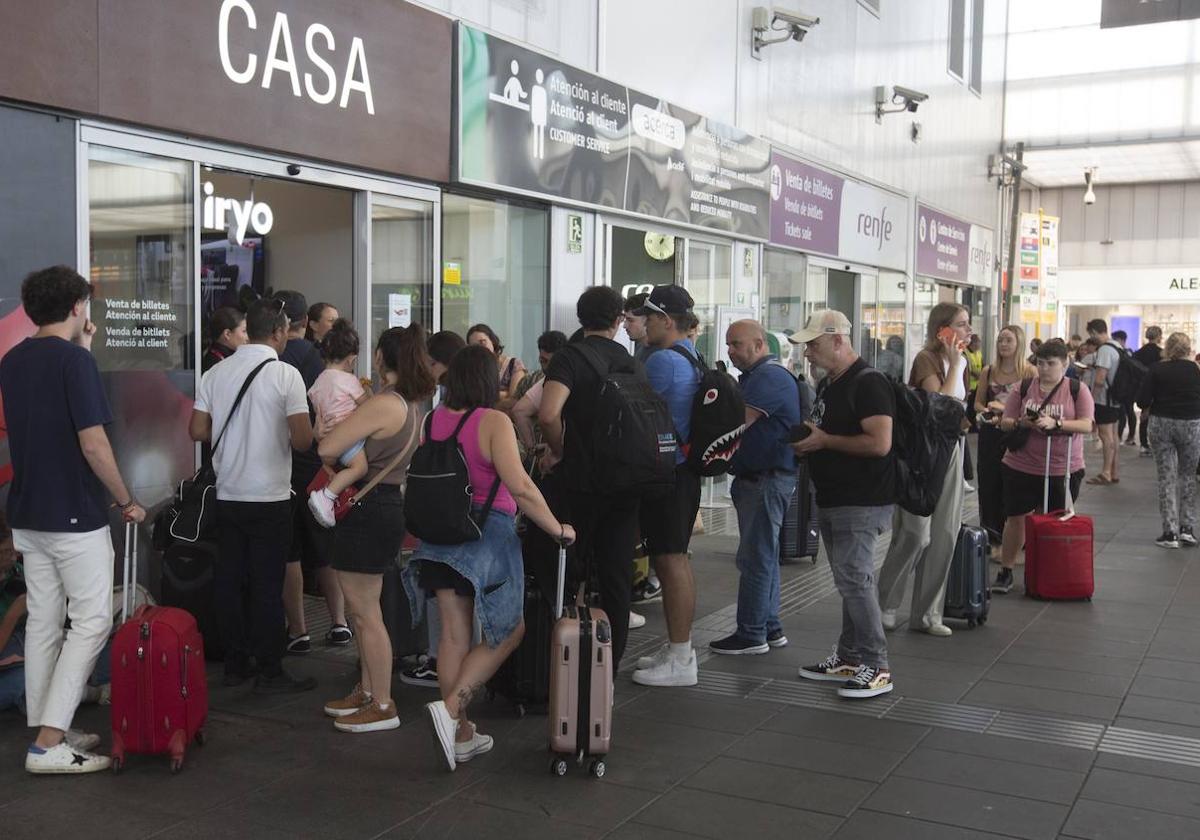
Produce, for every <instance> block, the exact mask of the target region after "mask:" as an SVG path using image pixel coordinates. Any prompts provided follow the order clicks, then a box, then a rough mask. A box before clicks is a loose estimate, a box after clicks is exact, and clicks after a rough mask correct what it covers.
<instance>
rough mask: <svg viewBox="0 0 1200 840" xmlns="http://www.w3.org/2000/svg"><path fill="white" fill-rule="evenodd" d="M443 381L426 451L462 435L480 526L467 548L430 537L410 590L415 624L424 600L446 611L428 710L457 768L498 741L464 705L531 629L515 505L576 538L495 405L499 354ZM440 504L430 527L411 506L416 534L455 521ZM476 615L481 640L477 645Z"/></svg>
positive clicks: (409, 575)
mask: <svg viewBox="0 0 1200 840" xmlns="http://www.w3.org/2000/svg"><path fill="white" fill-rule="evenodd" d="M445 385H446V396H445V402H443V403H442V405H441V406H440V407H438V408H437V409H435V410H434V412H433V414H432V416H431V417H430V418H429V419H428V421H427V422H426V423H425V425H424V441H423V444H422V453H425V452H426V451H432V450H433V449H434V448H435V447H432V446H430V444H431V443H439V442H442V441H449V440H450V439H452V438H455V439H457V447H458V452H459V453H460V454H461V458H462V462H465V465H466V472H467V476H466V477H467V479H468V480H469V484H468V485H467V488H468V489H469V490H470V493H471V500H472V509H471V512H470V515H471V519H472V520H473V522H474V527H473V528H471V527H468V529H467V530H473V531H474V533H473V534H470V535H466V536H463V537H458V538H457V539H466V540H467V541H465V542H463V541H457V542H450V539H451V538H452V537H449V536H447V537H445V538H444V539H445V540H446V543H445V544H441V543H439V544H433V543H431V542H429V541H428V540H423V541H422V542H421V544H420V545H419V546H418V547H417V550H416V551H415V552H414V553H413V561H412V562H411V563H410V564H409V565H408V568H406V569H405V570H404V585H405V588H406V589H407V590H408V595H409V600H410V601H411V602H412V606H413V620H414V622H419V621H420V619H421V616H422V614H423V613H424V611H425V600H426V599H427V598H437V602H438V608H439V610H440V612H441V617H442V633H441V639H440V641H439V644H438V655H437V662H438V686H439V688H440V689H441V692H442V699H441V700H439V701H437V702H434V703H429V704H427V705H426V707H425V708H426V709H427V710H428V713H429V717H430V721H431V723H432V725H433V728H434V734H435V736H436V738H437V741H438V743H439V744H440V746H441V749H442V752H443V754H444V756H445V759H446V763H447V765H448V766H449V768H450V769H451V770H454V769H455V767H456V766H457V765H458V764H460V763H462V762H465V761H470V760H471V759H472V758H474V757H475V756H477V755H481V754H482V753H485V752H487V751H488V750H490V749H491V748H492V738H491V736H488V735H484V734H482V733H480V732H479V731H478V730H477V728H476V727H475V725H474V724H473V723H471V721H470V720H469V719H468V717H467V707H468V706H469V705H470V703H471V700H472V699H473V698H474V697H475V695H476V694H478V692H479V691H480V689H482V688H483V686H484V684H485V683H486V682H487V681H488V680H489V679H490V678H491V677H492V675H493V674H495V673H496V670H497V669H498V668H499V667H500V665H501V664H503V662H504V660H505V659H507V658H508V657H509V655H510V654H511V653H512V652H513V651H514V650H516V648H517V644H518V643H519V642H520V641H521V637H522V636H523V635H524V632H525V624H524V615H523V613H524V600H525V595H524V583H525V576H524V569H523V564H522V562H521V543H520V540H519V539H518V538H517V532H516V525H515V516H516V513H517V510H518V508H520V510H521V511H522V512H523V513H524V514H525V516H526V517H528V519H529V521H530V525H531V526H533V525H536V526H537V527H539V528H541V529H542V530H543V531H545V532H546V533H547V534H550V535H551V536H552V537H554V538H555V539H556V540H559V541H560V542H562V543H568V544H569V543H571V542H574V540H575V530H574V529H573V528H572V527H571V526H570V525H567V524H565V523H563V522H559V521H558V518H557V517H556V516H555V515H554V513H553V512H552V511H551V510H550V507H549V506H548V505H547V504H546V500H545V499H544V498H543V497H542V494H541V492H540V491H539V490H538V489H537V486H536V485H535V484H534V483H533V480H532V479H530V477H529V475H528V473H526V472H525V468H524V466H523V465H522V463H521V456H520V454H519V452H518V449H517V435H516V432H515V431H514V430H513V425H512V421H511V420H509V418H508V417H507V415H505V414H504V413H502V412H500V411H496V410H494V409H493V408H492V406H493V405H495V404H496V400H497V399H498V396H499V390H500V383H499V376H498V371H497V368H496V359H495V356H494V355H493V354H492V353H491V352H490V351H488V350H487V349H486V348H484V347H479V346H474V347H467V348H465V349H463V350H460V351H459V352H458V353H456V354H455V355H454V358H453V359H452V360H451V362H450V369H449V370H448V371H447V373H446V382H445ZM427 447H429V448H428V449H427ZM422 458H423V455H419V456H418V459H422ZM413 473H414V474H413V477H412V480H411V483H410V487H409V490H410V492H412V493H414V494H415V493H416V492H417V490H415V489H414V487H413V486H412V483H418V477H417V470H416V464H415V463H414V469H413ZM445 478H447V476H446V475H432V474H431V475H427V476H422V477H421V481H420V482H419V483H421V484H422V490H421V492H423V493H426V494H427V495H428V496H429V497H433V496H435V495H437V491H438V490H439V489H442V484H441V483H440V482H439V479H445ZM413 498H414V499H416V498H417V497H416V496H415V495H414V496H413ZM434 507H435V508H436V509H434V510H430V511H429V514H428V515H426V516H425V517H423V518H424V519H428V520H430V521H419V520H418V517H417V515H416V511H417V510H429V506H425V507H422V506H420V505H410V507H409V511H410V516H412V517H413V522H412V528H413V530H414V531H415V532H418V533H421V534H429V533H434V532H437V531H439V530H445V526H446V525H447V524H448V522H449V520H451V519H452V517H453V512H452V508H453V507H454V500H453V499H449V500H447V503H446V504H445V505H440V506H434ZM439 513H440V517H439ZM463 516H464V517H465V513H464V514H463ZM449 524H453V523H449ZM468 524H469V523H468ZM476 619H478V621H479V625H480V628H481V629H482V631H483V641H482V642H481V643H480V644H477V645H475V646H473V647H472V645H471V637H472V631H473V629H474V625H475V621H476Z"/></svg>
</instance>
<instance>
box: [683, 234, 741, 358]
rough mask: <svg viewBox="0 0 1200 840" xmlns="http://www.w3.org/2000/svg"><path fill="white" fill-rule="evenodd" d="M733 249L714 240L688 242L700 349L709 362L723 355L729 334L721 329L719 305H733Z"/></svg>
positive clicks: (690, 286)
mask: <svg viewBox="0 0 1200 840" xmlns="http://www.w3.org/2000/svg"><path fill="white" fill-rule="evenodd" d="M732 259H733V250H732V248H730V246H728V245H720V244H716V243H713V242H700V241H695V240H690V241H689V242H688V262H687V290H688V292H690V293H691V295H692V300H694V301H695V308H694V310H693V311H694V312H695V313H696V317H697V318H699V319H700V328H699V332H698V334H697V337H696V349H697V350H698V351H699V352H700V355H701V356H703V357H704V358H705V359H706V360H707V361H708V363H709V364H712V363H713V361H714V360H715V359H718V358H720V357H721V355H722V353H721V351H722V350H723V349H724V346H725V336H723V335H717V332H718V331H719V321H720V318H719V315H720V313H719V311H718V307H726V306H729V305H731V303H732V301H731V300H730V298H731V296H732V282H733V278H732V277H731V270H730V269H731V266H732V263H731V260H732Z"/></svg>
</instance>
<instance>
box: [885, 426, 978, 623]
mask: <svg viewBox="0 0 1200 840" xmlns="http://www.w3.org/2000/svg"><path fill="white" fill-rule="evenodd" d="M963 444H964V441H960V442H959V445H958V447H957V448H956V449H955V452H954V455H953V457H951V459H950V468H949V469H948V470H946V480H945V481H944V482H943V483H942V495H941V496H940V497H939V499H938V503H937V507H936V508H935V509H934V511H933V515H932V516H915V515H913V514H911V513H909V512H908V511H906V510H903V509H902V508H900V507H899V506H897V507H896V513H895V517H894V518H893V520H892V544H891V547H890V548H889V549H888V553H887V559H886V560H884V561H883V570H882V571H881V572H880V573H879V606H880V608H881V609H883V610H884V611H885V612H895V611H896V610H898V609H899V608H900V601H901V600H902V599H903V598H904V589H905V587H906V586H907V584H908V576H909V573H912V574H913V575H914V579H913V595H912V609H911V612H910V613H909V627H910V628H913V629H918V630H919V629H922V628H925V627H930V626H932V625H934V624H941V623H942V602H943V600H944V599H945V597H946V578H947V577H948V576H949V574H950V561H951V560H953V559H954V545H955V543H956V542H958V530H959V528H960V527H962V514H963Z"/></svg>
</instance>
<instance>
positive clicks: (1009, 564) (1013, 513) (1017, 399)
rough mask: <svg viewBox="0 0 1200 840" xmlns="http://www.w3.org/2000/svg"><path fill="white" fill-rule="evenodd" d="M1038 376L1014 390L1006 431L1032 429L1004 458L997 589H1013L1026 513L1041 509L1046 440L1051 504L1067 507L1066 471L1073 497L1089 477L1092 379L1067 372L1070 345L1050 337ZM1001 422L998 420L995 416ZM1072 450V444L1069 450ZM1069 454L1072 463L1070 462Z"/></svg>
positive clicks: (1039, 354)
mask: <svg viewBox="0 0 1200 840" xmlns="http://www.w3.org/2000/svg"><path fill="white" fill-rule="evenodd" d="M1034 358H1035V360H1036V361H1037V372H1038V375H1037V377H1035V378H1033V379H1026V380H1024V381H1022V382H1021V385H1020V386H1019V387H1017V388H1014V389H1013V390H1012V391H1010V392H1009V394H1008V398H1007V400H1006V401H1005V404H1004V417H1003V418H1002V419H1000V420H999V426H1000V429H1001V431H1005V432H1011V431H1012V430H1013V429H1016V428H1018V427H1020V428H1023V429H1027V430H1029V436H1028V439H1027V440H1026V442H1025V445H1024V446H1021V447H1020V448H1019V449H1012V448H1010V449H1009V451H1008V453H1007V454H1006V455H1005V456H1004V458H1003V459H1002V460H1001V462H1000V463H1001V466H1000V469H1001V472H1002V474H1003V477H1004V513H1005V515H1006V516H1007V517H1008V518H1007V519H1006V520H1005V523H1004V539H1003V542H1002V544H1001V550H1000V563H1001V569H1000V572H999V573H998V574H997V576H996V582H995V583H994V584H993V585H992V591H993V592H996V593H999V594H1004V593H1006V592H1008V591H1010V590H1011V589H1012V585H1013V569H1014V568H1016V565H1017V552H1019V551H1020V550H1021V546H1023V545H1024V544H1025V517H1026V516H1027V515H1028V514H1030V513H1033V512H1034V511H1035V510H1041V507H1042V499H1043V494H1044V490H1045V475H1046V445H1047V442H1049V444H1050V510H1061V509H1063V508H1064V507H1066V494H1065V489H1066V488H1065V487H1064V484H1065V483H1066V482H1065V481H1064V476H1065V475H1066V474H1067V473H1068V472H1069V473H1070V476H1071V478H1070V484H1071V498H1072V499H1077V498H1079V488H1080V486H1081V485H1082V483H1083V437H1082V435H1084V434H1086V433H1087V432H1090V431H1091V430H1092V420H1093V418H1094V416H1095V403H1094V402H1093V400H1092V392H1091V391H1089V390H1088V387H1087V385H1084V384H1083V383H1082V382H1077V381H1076V380H1073V379H1067V378H1066V372H1067V364H1068V361H1067V345H1066V344H1064V343H1063V342H1062V340H1060V339H1054V340H1051V341H1047V342H1046V343H1044V344H1043V345H1042V346H1040V347H1039V348H1038V349H1037V351H1036V352H1035V353H1034ZM992 422H993V423H995V422H996V421H995V420H992ZM1068 450H1070V451H1069V452H1068ZM1068 460H1069V464H1068Z"/></svg>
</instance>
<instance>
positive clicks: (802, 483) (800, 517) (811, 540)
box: [779, 461, 821, 563]
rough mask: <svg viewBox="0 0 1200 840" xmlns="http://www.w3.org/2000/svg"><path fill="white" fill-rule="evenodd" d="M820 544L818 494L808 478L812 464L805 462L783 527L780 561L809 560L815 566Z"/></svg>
mask: <svg viewBox="0 0 1200 840" xmlns="http://www.w3.org/2000/svg"><path fill="white" fill-rule="evenodd" d="M820 544H821V531H820V527H819V523H818V522H817V494H816V492H815V491H814V489H813V486H812V479H810V478H809V476H808V463H807V462H804V461H802V462H801V464H800V469H799V470H797V472H796V490H795V491H794V492H793V493H792V500H791V501H790V502H789V503H788V506H787V510H786V511H785V512H784V514H783V528H781V529H780V532H779V559H780V560H781V561H783V562H785V563H786V562H789V561H792V560H799V559H800V558H801V557H807V558H809V559H811V560H812V561H813V562H814V563H815V562H817V549H818V547H819V546H820Z"/></svg>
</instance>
